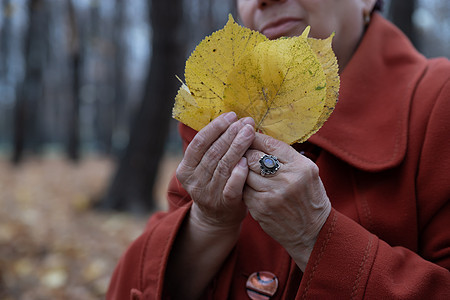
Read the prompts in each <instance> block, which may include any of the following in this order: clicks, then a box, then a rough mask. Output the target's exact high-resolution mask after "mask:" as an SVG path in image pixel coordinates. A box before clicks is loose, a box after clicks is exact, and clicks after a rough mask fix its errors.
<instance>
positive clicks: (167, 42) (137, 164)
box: [101, 0, 185, 213]
mask: <svg viewBox="0 0 450 300" xmlns="http://www.w3.org/2000/svg"><path fill="white" fill-rule="evenodd" d="M182 4H183V3H182V1H181V0H172V1H160V0H153V1H152V5H151V8H150V16H151V24H152V28H153V40H152V49H153V51H152V58H151V68H150V72H149V75H148V79H147V85H146V90H145V93H144V99H143V101H142V103H141V107H140V109H139V111H138V113H137V115H136V118H135V121H134V124H133V125H132V128H131V134H130V141H129V145H128V147H127V148H126V150H125V153H124V155H123V157H122V159H121V161H120V163H119V166H118V170H117V172H116V174H115V176H114V178H113V180H112V184H111V186H110V188H109V190H108V193H107V195H106V197H105V198H104V200H103V202H102V203H101V206H102V207H105V208H113V209H119V210H128V211H132V212H135V213H142V212H145V211H149V210H151V209H153V208H155V203H154V201H153V186H154V183H155V180H156V178H157V174H158V167H159V162H160V161H161V158H162V154H163V151H164V145H165V141H166V136H167V133H168V128H169V121H170V117H171V108H172V106H173V99H174V97H175V94H176V91H177V88H178V85H179V83H178V82H177V80H176V79H175V75H176V74H180V73H182V68H183V62H184V57H185V50H184V44H183V43H182V41H181V39H180V37H179V32H180V29H181V25H182V18H183V11H182V7H183V5H182Z"/></svg>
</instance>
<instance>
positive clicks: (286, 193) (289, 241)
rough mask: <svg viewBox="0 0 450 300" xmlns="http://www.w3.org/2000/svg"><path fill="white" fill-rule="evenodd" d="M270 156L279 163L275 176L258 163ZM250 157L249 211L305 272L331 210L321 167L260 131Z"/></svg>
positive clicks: (245, 193)
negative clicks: (264, 157) (264, 174)
mask: <svg viewBox="0 0 450 300" xmlns="http://www.w3.org/2000/svg"><path fill="white" fill-rule="evenodd" d="M265 154H270V155H274V156H276V157H277V158H278V160H279V162H280V169H279V170H278V171H277V172H276V173H275V174H273V175H266V176H263V175H261V168H260V163H259V159H260V158H261V157H262V156H263V155H265ZM245 156H246V157H247V161H248V165H249V168H250V172H249V174H248V177H247V182H246V183H247V184H246V186H245V189H244V201H245V204H246V205H247V207H248V209H249V212H250V213H251V215H252V217H253V218H254V219H255V220H256V221H257V222H258V223H259V224H260V225H261V227H262V229H263V230H264V231H265V232H266V233H267V234H269V235H270V236H271V237H272V238H273V239H275V240H276V241H277V242H279V243H280V244H281V245H282V246H283V247H284V248H285V249H286V250H287V252H288V253H289V254H290V256H291V257H292V258H293V259H294V260H295V262H296V263H297V265H298V266H299V268H300V269H301V270H303V271H304V270H305V268H306V264H307V262H308V259H309V256H310V255H311V251H312V249H313V247H314V244H315V242H316V240H317V236H318V234H319V231H320V229H321V228H322V226H323V224H324V223H325V221H326V219H327V218H328V216H329V214H330V211H331V204H330V201H329V199H328V197H327V195H326V192H325V188H324V186H323V184H322V181H321V179H320V177H319V169H318V167H317V166H316V165H315V164H314V163H313V162H312V161H311V160H310V159H308V158H307V157H305V156H303V155H301V154H300V153H298V152H297V151H295V150H294V149H293V148H292V147H290V146H289V145H287V144H285V143H283V142H281V141H278V140H276V139H274V138H271V137H269V136H267V135H263V134H259V133H257V134H256V138H255V140H254V142H253V144H252V146H251V149H249V150H248V151H247V152H246V154H245Z"/></svg>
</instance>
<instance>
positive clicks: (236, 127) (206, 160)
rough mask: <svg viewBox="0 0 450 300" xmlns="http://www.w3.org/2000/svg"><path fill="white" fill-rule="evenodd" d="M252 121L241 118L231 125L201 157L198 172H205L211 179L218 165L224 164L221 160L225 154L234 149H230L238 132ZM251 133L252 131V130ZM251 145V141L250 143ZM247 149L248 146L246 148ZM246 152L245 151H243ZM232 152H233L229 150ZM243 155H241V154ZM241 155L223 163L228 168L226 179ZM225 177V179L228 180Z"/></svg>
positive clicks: (229, 158)
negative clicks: (225, 163)
mask: <svg viewBox="0 0 450 300" xmlns="http://www.w3.org/2000/svg"><path fill="white" fill-rule="evenodd" d="M252 122H253V120H252V119H251V118H243V119H240V120H239V121H237V122H235V123H233V124H231V125H230V127H229V128H228V129H227V130H226V131H225V132H224V133H223V134H222V135H221V136H220V137H219V138H218V139H217V140H216V141H215V142H214V143H213V144H212V145H211V147H210V148H209V149H208V150H207V151H206V153H205V154H204V155H203V157H202V159H201V161H200V163H199V165H198V166H199V170H200V171H202V172H206V173H207V174H209V175H210V177H212V175H213V173H214V172H215V170H216V169H217V166H218V164H219V163H221V164H223V163H224V162H221V160H222V158H223V157H224V156H225V154H226V153H227V152H228V151H230V148H231V149H234V148H235V146H234V147H232V144H233V143H234V140H235V138H236V137H237V136H238V134H239V133H240V131H241V130H242V128H243V127H244V126H246V125H247V124H248V123H252ZM248 126H250V127H251V128H253V127H252V126H251V125H248ZM252 131H254V130H253V129H252ZM250 143H251V141H250ZM246 147H247V148H248V147H249V145H247V146H246ZM245 150H247V149H245ZM245 150H244V152H245ZM231 151H233V150H231ZM242 154H243V153H242ZM242 154H240V155H239V156H234V157H228V158H227V159H226V160H225V162H227V163H228V166H229V172H228V177H229V176H230V174H231V170H232V169H233V167H234V166H235V165H236V164H237V162H238V161H239V159H240V158H241V157H242ZM228 177H227V179H228Z"/></svg>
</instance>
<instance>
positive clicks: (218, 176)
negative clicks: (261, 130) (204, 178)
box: [213, 124, 255, 182]
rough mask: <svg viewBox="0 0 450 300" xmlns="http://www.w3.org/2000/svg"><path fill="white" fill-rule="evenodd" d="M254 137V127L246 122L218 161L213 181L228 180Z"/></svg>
mask: <svg viewBox="0 0 450 300" xmlns="http://www.w3.org/2000/svg"><path fill="white" fill-rule="evenodd" d="M254 137H255V129H254V127H253V126H252V125H250V124H246V125H245V126H243V127H242V129H241V130H240V131H239V133H238V134H237V135H236V137H235V138H234V140H233V141H232V143H231V144H230V145H229V147H228V148H227V151H226V153H225V154H224V156H223V157H222V158H221V159H220V160H219V161H218V163H217V166H216V169H215V171H214V175H213V181H218V182H226V181H227V180H228V178H229V177H230V176H231V172H232V171H233V169H234V167H235V166H236V164H237V163H238V162H239V160H240V159H241V158H242V156H243V155H244V153H245V152H246V151H247V150H248V148H249V147H250V145H251V143H252V141H253V139H254Z"/></svg>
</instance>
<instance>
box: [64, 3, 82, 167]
mask: <svg viewBox="0 0 450 300" xmlns="http://www.w3.org/2000/svg"><path fill="white" fill-rule="evenodd" d="M72 1H73V0H67V2H68V3H67V4H68V21H69V26H68V27H69V34H70V36H69V45H70V46H69V51H70V53H69V59H70V66H71V71H72V76H71V77H72V93H71V100H72V103H71V107H70V108H71V109H70V113H69V119H68V140H67V155H68V157H69V158H70V159H71V160H73V161H78V159H79V158H80V120H79V118H80V113H79V111H80V61H81V55H80V39H79V30H78V23H77V17H76V11H75V8H74V5H73V2H72Z"/></svg>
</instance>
